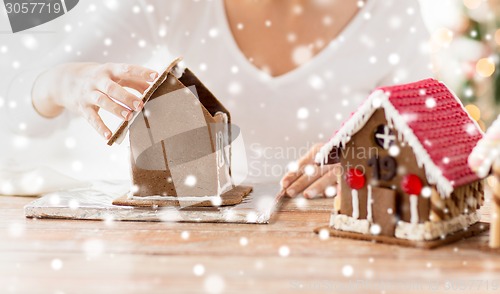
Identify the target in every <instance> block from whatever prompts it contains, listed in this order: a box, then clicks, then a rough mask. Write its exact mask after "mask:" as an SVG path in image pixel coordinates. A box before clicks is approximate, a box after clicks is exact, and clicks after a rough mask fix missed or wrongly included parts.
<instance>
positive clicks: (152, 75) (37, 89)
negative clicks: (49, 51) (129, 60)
mask: <svg viewBox="0 0 500 294" xmlns="http://www.w3.org/2000/svg"><path fill="white" fill-rule="evenodd" d="M157 76H158V73H156V72H155V71H153V70H150V69H147V68H144V67H141V66H138V65H128V64H116V63H106V64H98V63H68V64H63V65H60V66H57V67H55V68H53V69H51V70H49V71H47V72H45V73H43V74H42V75H40V76H39V77H38V79H37V80H36V81H35V84H34V86H33V91H32V99H33V100H32V101H33V106H34V107H35V109H36V110H37V111H38V112H39V113H40V115H42V116H45V117H48V118H52V117H56V116H58V115H59V114H61V112H62V111H63V109H68V110H70V111H73V112H75V113H78V114H80V115H82V116H83V117H84V118H85V119H87V121H88V122H89V123H90V125H92V127H94V129H95V130H96V131H97V132H98V133H99V134H100V135H101V136H103V137H104V138H105V139H109V138H110V137H111V131H110V130H109V128H108V127H107V126H106V125H105V124H104V122H103V121H102V119H101V117H100V116H99V114H98V112H99V109H101V108H102V109H104V110H106V111H109V112H111V113H113V114H114V115H116V116H118V117H119V118H121V119H123V120H129V119H130V118H131V117H132V112H133V111H135V110H140V109H141V108H142V107H143V103H142V101H141V99H139V98H138V97H137V96H136V95H134V94H132V93H130V92H128V91H127V90H125V89H124V87H128V88H131V89H135V90H137V91H138V92H140V93H144V91H145V90H146V89H147V88H148V87H149V85H150V84H149V82H153V81H154V80H155V79H156V77H157ZM121 104H122V105H121Z"/></svg>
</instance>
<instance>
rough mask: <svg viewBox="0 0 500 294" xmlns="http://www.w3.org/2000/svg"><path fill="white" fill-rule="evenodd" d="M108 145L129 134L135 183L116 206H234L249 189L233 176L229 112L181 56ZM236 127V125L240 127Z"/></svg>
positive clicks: (170, 66)
mask: <svg viewBox="0 0 500 294" xmlns="http://www.w3.org/2000/svg"><path fill="white" fill-rule="evenodd" d="M142 100H143V102H144V107H143V109H142V110H141V111H139V112H136V113H134V116H133V119H132V120H130V121H124V122H123V123H122V124H121V125H120V127H119V128H118V130H117V131H116V132H115V133H114V134H113V136H112V137H111V139H110V140H109V142H108V144H109V145H112V144H113V143H116V142H118V143H119V142H121V141H123V139H124V138H125V135H126V133H127V132H128V134H129V141H130V160H131V168H132V184H133V185H131V186H132V188H131V191H130V193H129V194H128V195H124V196H123V197H121V198H119V199H116V200H115V201H114V202H113V204H115V205H131V206H143V207H151V206H153V207H158V206H223V205H235V204H238V203H240V202H241V201H242V199H243V197H244V196H246V195H247V194H248V193H250V191H251V187H246V186H236V185H234V183H233V180H232V177H231V142H232V138H233V137H235V136H237V135H238V134H235V133H234V130H235V128H232V127H231V124H230V114H229V112H228V111H227V109H226V108H225V107H224V106H223V105H222V104H221V103H220V102H219V101H218V100H217V99H216V98H215V96H214V95H213V94H212V93H211V92H210V91H209V90H208V89H207V88H206V87H205V86H204V85H203V84H202V83H201V82H200V81H199V80H198V78H197V77H196V76H195V75H194V74H193V73H192V72H191V71H190V70H189V69H188V68H185V67H183V66H182V65H181V64H180V59H177V60H175V61H174V62H172V63H171V64H170V65H169V66H168V67H167V69H166V70H165V71H164V72H163V73H162V74H161V75H160V76H159V78H158V80H157V81H156V82H155V83H153V84H152V85H151V86H150V88H149V89H148V90H147V91H146V92H145V94H144V96H143V97H142ZM236 130H237V129H236Z"/></svg>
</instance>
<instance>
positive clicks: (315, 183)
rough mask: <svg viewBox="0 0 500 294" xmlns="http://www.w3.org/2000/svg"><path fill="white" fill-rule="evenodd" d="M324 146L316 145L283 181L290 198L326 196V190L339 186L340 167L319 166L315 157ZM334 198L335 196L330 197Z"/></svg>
mask: <svg viewBox="0 0 500 294" xmlns="http://www.w3.org/2000/svg"><path fill="white" fill-rule="evenodd" d="M321 146H323V144H316V145H314V146H313V147H312V148H311V149H310V150H309V151H308V152H307V154H306V155H305V156H304V157H302V158H301V159H299V161H298V162H297V166H296V168H294V170H292V171H290V172H288V173H287V174H286V175H285V176H284V177H283V179H281V187H282V188H283V189H284V190H285V191H286V195H287V196H289V197H295V196H297V195H299V194H300V193H302V194H303V195H304V197H306V198H315V197H319V196H322V195H325V190H326V189H327V188H329V187H335V186H336V185H337V171H338V165H337V164H335V165H323V166H318V165H317V164H316V163H315V162H314V157H315V156H316V153H318V151H319V149H320V148H321ZM328 196H333V195H328Z"/></svg>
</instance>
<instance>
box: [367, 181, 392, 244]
mask: <svg viewBox="0 0 500 294" xmlns="http://www.w3.org/2000/svg"><path fill="white" fill-rule="evenodd" d="M371 192H372V193H371V195H373V196H372V199H371V200H372V201H371V205H372V207H371V208H372V211H373V223H374V224H377V225H379V226H380V229H381V231H380V235H383V236H390V237H392V236H394V230H395V229H396V217H395V216H396V191H395V190H392V189H388V188H381V187H371Z"/></svg>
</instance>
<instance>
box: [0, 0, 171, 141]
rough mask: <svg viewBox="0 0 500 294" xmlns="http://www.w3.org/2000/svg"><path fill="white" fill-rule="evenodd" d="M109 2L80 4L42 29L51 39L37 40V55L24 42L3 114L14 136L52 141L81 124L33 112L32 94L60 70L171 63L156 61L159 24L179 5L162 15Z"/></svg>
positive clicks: (142, 4) (143, 5)
mask: <svg viewBox="0 0 500 294" xmlns="http://www.w3.org/2000/svg"><path fill="white" fill-rule="evenodd" d="M104 2H105V1H104ZM104 2H93V3H91V4H90V5H89V4H86V3H80V4H79V5H77V6H76V7H75V8H74V9H73V10H72V11H71V12H69V13H68V14H67V15H64V16H63V17H60V18H58V19H56V20H54V21H52V22H49V23H47V24H44V25H43V27H42V26H41V27H40V29H43V30H46V31H48V33H46V34H39V35H34V36H33V37H32V39H31V40H34V41H32V43H33V44H36V50H35V48H34V47H35V46H34V45H33V46H32V47H33V48H32V49H33V50H31V51H28V53H26V50H25V49H26V48H23V46H22V42H18V43H20V44H19V45H20V47H19V48H18V49H19V50H11V51H12V52H11V53H9V57H11V58H12V60H17V61H19V63H20V65H21V66H20V67H19V68H18V69H16V70H15V71H14V73H13V74H12V73H9V75H10V76H11V77H12V78H11V81H10V82H9V83H8V87H7V91H6V97H5V98H6V99H5V106H6V107H3V110H2V112H3V113H2V114H3V115H2V116H3V119H4V120H5V125H6V126H7V128H8V129H9V131H11V132H14V133H17V134H22V135H25V136H29V137H46V136H50V135H51V134H53V133H54V132H55V131H57V130H60V129H64V128H65V127H66V126H67V125H68V123H69V122H70V120H71V119H81V118H79V117H78V115H77V114H74V113H70V112H69V111H66V110H64V111H63V113H62V114H61V115H59V116H58V117H56V118H52V119H49V118H45V117H43V116H41V115H40V114H39V113H38V112H37V111H36V110H35V109H34V107H33V104H32V97H31V92H32V88H33V85H34V83H35V81H36V80H37V78H38V77H39V76H40V74H42V73H43V72H44V71H47V70H50V69H51V68H53V67H54V66H56V65H59V64H62V63H68V62H98V63H107V62H110V63H126V64H139V65H143V66H148V67H150V68H152V69H155V70H159V69H161V66H163V65H164V64H165V63H166V62H165V57H162V58H156V60H154V58H152V56H153V57H154V56H155V55H157V54H156V52H157V51H159V50H158V45H159V44H160V43H159V42H162V41H164V40H162V38H161V37H160V36H158V27H160V28H162V27H163V26H162V23H160V21H159V20H160V19H161V15H162V14H164V13H165V11H170V10H169V9H168V8H169V6H174V5H169V4H168V3H167V4H161V5H159V8H162V9H157V10H153V9H151V8H150V7H151V5H148V3H147V2H146V1H135V4H134V5H130V4H125V3H123V4H121V3H118V4H117V5H115V6H110V5H109V4H106V3H104ZM175 3H178V2H177V1H175ZM14 45H15V44H12V46H14ZM15 51H19V52H15ZM160 51H161V50H160ZM164 51H166V50H163V51H162V52H164ZM161 56H165V54H161ZM152 59H153V62H152V61H151V60H152ZM16 71H17V72H16Z"/></svg>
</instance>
